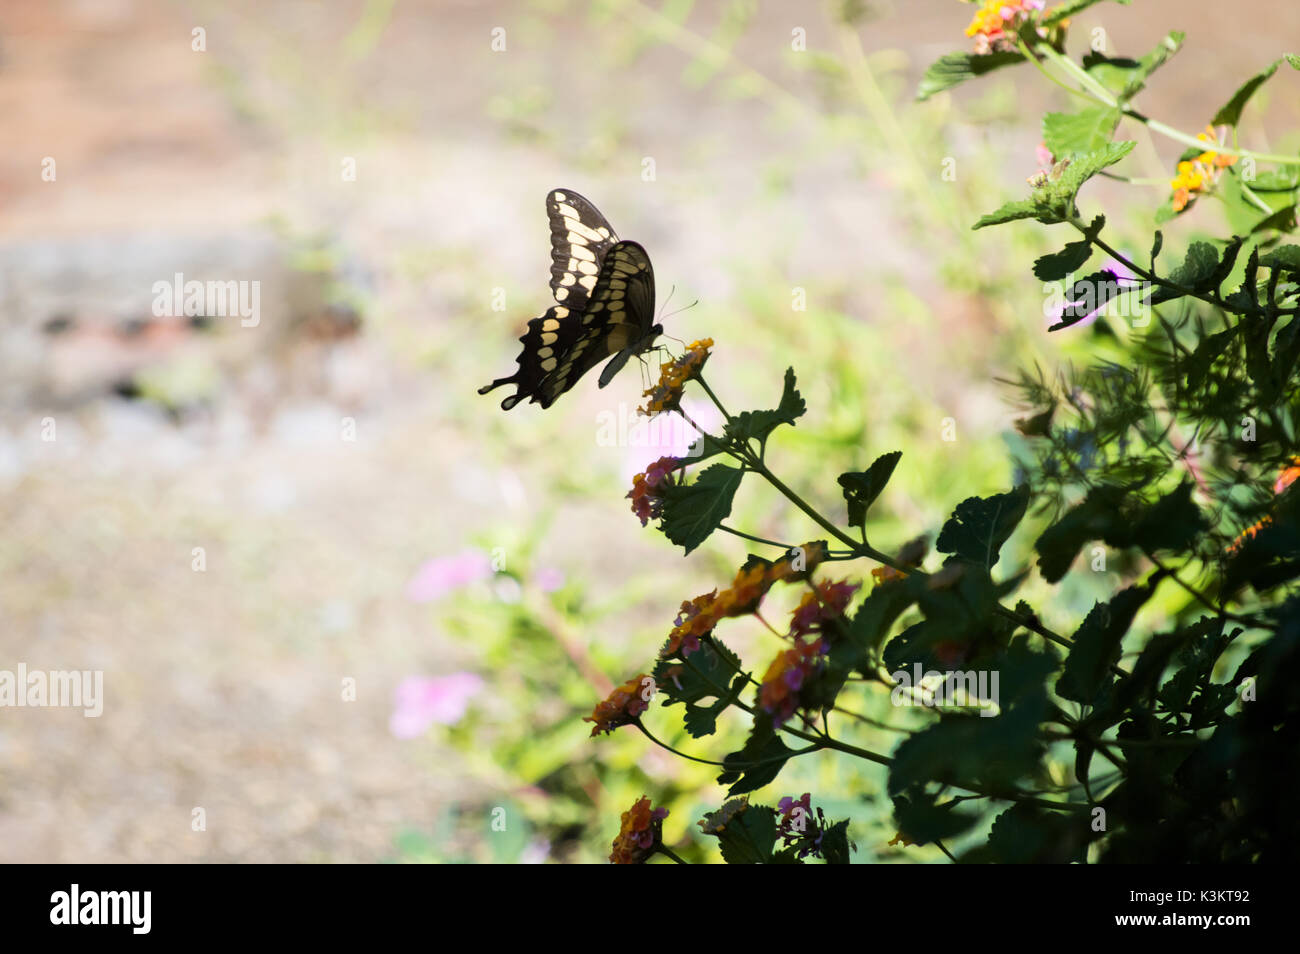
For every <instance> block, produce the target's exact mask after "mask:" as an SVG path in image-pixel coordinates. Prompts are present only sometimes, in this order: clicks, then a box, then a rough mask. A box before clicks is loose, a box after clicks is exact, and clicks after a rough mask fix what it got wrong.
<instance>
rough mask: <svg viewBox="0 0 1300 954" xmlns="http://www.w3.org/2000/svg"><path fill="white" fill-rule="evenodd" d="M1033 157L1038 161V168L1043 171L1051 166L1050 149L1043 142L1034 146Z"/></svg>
mask: <svg viewBox="0 0 1300 954" xmlns="http://www.w3.org/2000/svg"><path fill="white" fill-rule="evenodd" d="M1034 158H1035V159H1036V160H1037V161H1038V168H1039V169H1041V170H1043V171H1044V172H1046V171H1047V170H1048V169H1051V168H1052V150H1050V149H1048V148H1047V146H1046V145H1044V144H1043V143H1041V142H1040V143H1039V144H1038V145H1037V146H1035V147H1034Z"/></svg>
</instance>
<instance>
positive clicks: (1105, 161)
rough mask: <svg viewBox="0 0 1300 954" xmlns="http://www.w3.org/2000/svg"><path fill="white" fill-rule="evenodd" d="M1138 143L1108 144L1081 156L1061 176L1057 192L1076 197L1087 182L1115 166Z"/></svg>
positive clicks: (1126, 141) (1127, 141)
mask: <svg viewBox="0 0 1300 954" xmlns="http://www.w3.org/2000/svg"><path fill="white" fill-rule="evenodd" d="M1136 145H1137V143H1136V142H1134V141H1133V140H1131V139H1130V140H1125V141H1123V142H1108V143H1106V145H1104V146H1102V147H1101V148H1100V149H1097V150H1095V151H1093V152H1089V153H1087V154H1085V155H1082V156H1079V157H1078V158H1077V159H1075V160H1074V161H1073V162H1071V163H1070V166H1069V168H1067V169H1066V170H1065V172H1063V173H1062V174H1061V179H1060V181H1059V183H1057V187H1056V188H1057V190H1058V191H1060V192H1063V193H1064V194H1067V195H1069V196H1074V195H1075V194H1076V193H1077V192H1078V191H1079V189H1080V188H1081V187H1082V186H1083V184H1084V183H1085V182H1087V181H1088V180H1089V179H1091V178H1092V177H1093V176H1095V175H1096V174H1097V173H1099V172H1101V170H1102V169H1105V168H1107V167H1108V166H1113V165H1114V164H1115V163H1117V162H1119V161H1120V160H1121V159H1123V158H1124V157H1125V156H1127V155H1128V154H1129V153H1130V152H1132V151H1133V147H1134V146H1136Z"/></svg>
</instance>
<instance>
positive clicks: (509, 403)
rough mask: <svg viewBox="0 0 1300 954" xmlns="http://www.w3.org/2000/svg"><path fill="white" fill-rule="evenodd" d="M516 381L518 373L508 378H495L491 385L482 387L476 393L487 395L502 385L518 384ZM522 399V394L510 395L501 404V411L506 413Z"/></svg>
mask: <svg viewBox="0 0 1300 954" xmlns="http://www.w3.org/2000/svg"><path fill="white" fill-rule="evenodd" d="M518 380H519V372H518V371H516V372H515V373H514V374H512V375H510V377H508V378H497V379H496V380H495V381H493V382H492V383H491V384H485V385H483V386H482V387H481V388H479V389H478V393H479V394H487V393H488V392H489V391H494V390H496V389H497V388H499V387H501V385H503V384H515V383H516V382H518ZM523 398H524V395H522V394H512V395H510V397H508V398H506V399H505V400H504V401H502V402H501V409H502V410H503V411H508V410H510V409H511V408H512V407H514V406H515V405H516V404H518V403H519V402H520V401H521V400H523Z"/></svg>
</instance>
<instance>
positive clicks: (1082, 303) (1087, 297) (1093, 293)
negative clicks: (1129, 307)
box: [1047, 268, 1134, 331]
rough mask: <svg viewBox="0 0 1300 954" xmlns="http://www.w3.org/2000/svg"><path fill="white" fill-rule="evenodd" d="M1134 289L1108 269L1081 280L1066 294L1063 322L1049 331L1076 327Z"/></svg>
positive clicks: (1052, 326)
mask: <svg viewBox="0 0 1300 954" xmlns="http://www.w3.org/2000/svg"><path fill="white" fill-rule="evenodd" d="M1133 288H1134V286H1133V284H1132V283H1131V282H1128V283H1125V282H1124V281H1121V280H1120V278H1119V276H1118V275H1116V274H1115V273H1114V272H1112V271H1111V270H1110V269H1108V268H1107V269H1103V270H1101V271H1099V272H1093V273H1092V274H1091V275H1088V276H1087V277H1086V278H1081V279H1079V280H1078V281H1077V282H1075V283H1074V285H1072V286H1071V287H1070V289H1069V290H1068V291H1067V292H1066V305H1065V308H1064V309H1063V310H1062V311H1061V320H1060V321H1058V322H1057V323H1056V324H1054V325H1049V326H1048V328H1047V330H1048V331H1060V330H1061V329H1062V328H1069V327H1070V326H1071V325H1076V324H1078V323H1079V322H1081V321H1083V319H1085V318H1087V317H1088V316H1089V315H1093V314H1096V313H1097V312H1099V311H1101V310H1102V309H1103V308H1105V307H1106V305H1107V303H1109V302H1110V301H1112V300H1114V299H1116V298H1119V297H1120V296H1121V295H1123V294H1126V293H1128V292H1129V291H1130V290H1131V289H1133Z"/></svg>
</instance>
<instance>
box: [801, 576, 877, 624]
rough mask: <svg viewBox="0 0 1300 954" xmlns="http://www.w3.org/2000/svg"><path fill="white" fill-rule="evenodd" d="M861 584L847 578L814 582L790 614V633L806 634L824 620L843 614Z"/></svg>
mask: <svg viewBox="0 0 1300 954" xmlns="http://www.w3.org/2000/svg"><path fill="white" fill-rule="evenodd" d="M861 586H862V584H861V583H849V582H848V581H847V580H842V581H840V582H838V583H834V582H831V581H826V582H822V583H816V584H814V585H813V588H812V590H811V591H810V592H808V593H806V594H804V598H803V600H802V601H800V603H799V605H798V606H797V607H795V609H794V612H793V613H792V614H791V615H792V616H793V619H792V620H791V621H790V635H791V636H807V635H808V634H809V633H812V632H816V631H817V630H819V629H820V628H821V626H822V624H823V623H825V622H826V621H828V620H831V619H836V618H838V617H840V616H843V615H844V610H845V608H847V607H848V605H849V601H850V600H852V599H853V594H854V593H856V592H857V591H858V589H859V588H860V587H861Z"/></svg>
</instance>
